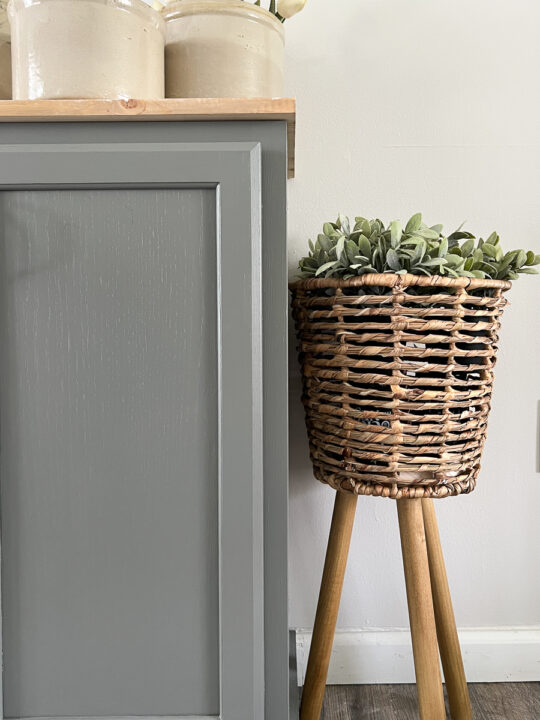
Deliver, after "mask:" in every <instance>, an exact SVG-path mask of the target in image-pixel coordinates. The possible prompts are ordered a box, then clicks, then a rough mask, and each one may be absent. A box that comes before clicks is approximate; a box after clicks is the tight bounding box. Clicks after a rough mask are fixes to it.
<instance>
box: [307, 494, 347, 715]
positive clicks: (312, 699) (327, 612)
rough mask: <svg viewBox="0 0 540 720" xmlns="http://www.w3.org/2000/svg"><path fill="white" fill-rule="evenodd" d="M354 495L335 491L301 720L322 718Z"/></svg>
mask: <svg viewBox="0 0 540 720" xmlns="http://www.w3.org/2000/svg"><path fill="white" fill-rule="evenodd" d="M357 499H358V498H357V496H356V495H353V494H352V493H344V492H337V493H336V501H335V504H334V514H333V515H332V525H331V528H330V537H329V540H328V548H327V550H326V560H325V562H324V570H323V576H322V582H321V590H320V593H319V602H318V605H317V614H316V615H315V626H314V628H313V637H312V640H311V649H310V651H309V659H308V664H307V668H306V679H305V682H304V690H303V692H302V704H301V706H300V720H319V718H320V716H321V711H322V706H323V699H324V690H325V687H326V678H327V675H328V665H329V664H330V653H331V652H332V644H333V642H334V632H335V629H336V621H337V615H338V610H339V601H340V599H341V589H342V587H343V579H344V577H345V568H346V566H347V556H348V554H349V545H350V542H351V534H352V529H353V524H354V514H355V511H356V502H357Z"/></svg>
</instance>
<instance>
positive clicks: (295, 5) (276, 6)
mask: <svg viewBox="0 0 540 720" xmlns="http://www.w3.org/2000/svg"><path fill="white" fill-rule="evenodd" d="M147 1H148V0H147ZM171 2H173V0H153V2H152V3H151V5H152V7H153V8H154V10H158V11H159V10H161V9H162V8H164V7H166V6H167V5H169V4H170V3H171ZM306 2H307V0H268V2H267V3H265V4H264V5H268V8H267V10H268V12H270V13H272V15H275V16H276V17H277V19H278V20H279V21H280V22H285V20H288V19H289V18H291V17H292V16H293V15H296V13H299V12H300V10H303V9H304V5H305V4H306ZM1 4H2V0H0V5H1ZM149 4H150V3H149ZM252 4H253V5H258V6H259V7H260V6H261V5H262V3H261V0H255V2H253V3H252Z"/></svg>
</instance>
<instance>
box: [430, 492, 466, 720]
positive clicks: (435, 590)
mask: <svg viewBox="0 0 540 720" xmlns="http://www.w3.org/2000/svg"><path fill="white" fill-rule="evenodd" d="M422 510H423V514H424V527H425V531H426V542H427V552H428V560H429V574H430V577H431V592H432V595H433V606H434V609H435V623H436V625H437V638H438V640H439V650H440V653H441V660H442V665H443V670H444V680H445V683H446V691H447V693H448V702H449V703H450V715H451V716H452V718H453V720H472V710H471V702H470V699H469V691H468V689H467V680H466V678H465V671H464V669H463V660H462V657H461V648H460V646H459V639H458V634H457V629H456V621H455V618H454V610H453V608H452V598H451V597H450V588H449V586H448V578H447V576H446V568H445V566H444V557H443V553H442V548H441V539H440V537H439V528H438V526H437V516H436V515H435V507H434V505H433V500H431V498H429V499H426V500H422Z"/></svg>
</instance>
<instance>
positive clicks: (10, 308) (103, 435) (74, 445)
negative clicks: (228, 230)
mask: <svg viewBox="0 0 540 720" xmlns="http://www.w3.org/2000/svg"><path fill="white" fill-rule="evenodd" d="M0 202H1V210H0V213H1V217H3V218H4V220H3V223H2V234H3V242H2V246H1V250H2V254H3V257H2V260H1V265H0V273H1V275H0V286H1V287H2V288H3V299H2V304H1V308H2V314H3V328H4V330H3V332H2V341H1V344H0V347H1V360H2V365H1V373H0V375H1V378H2V395H1V408H2V433H1V443H2V450H3V451H2V454H1V477H2V523H3V527H2V534H3V557H4V563H3V581H4V618H5V620H4V658H5V673H4V678H5V713H6V715H7V716H8V717H13V716H15V717H28V716H30V717H32V716H37V715H45V716H60V715H76V714H78V715H137V714H143V715H147V714H155V715H172V714H175V709H177V708H180V707H181V708H182V712H184V713H185V714H190V715H217V714H218V713H219V663H218V647H219V642H218V638H219V627H218V531H217V526H218V508H217V501H218V482H217V321H216V310H217V299H216V288H215V283H212V282H211V283H208V282H207V281H205V280H203V278H204V276H205V275H206V274H208V275H209V276H210V277H214V275H215V270H216V250H215V247H216V241H215V238H216V228H215V192H213V191H212V190H203V189H200V190H91V191H88V190H79V191H75V192H66V191H57V190H55V191H31V192H26V191H19V192H8V193H3V194H2V196H1V201H0ZM188 648H189V652H186V650H187V649H188Z"/></svg>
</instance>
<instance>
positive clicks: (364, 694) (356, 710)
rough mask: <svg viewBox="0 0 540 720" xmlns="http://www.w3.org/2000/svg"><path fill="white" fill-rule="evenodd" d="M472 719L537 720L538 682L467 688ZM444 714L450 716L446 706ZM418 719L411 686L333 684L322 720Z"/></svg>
mask: <svg viewBox="0 0 540 720" xmlns="http://www.w3.org/2000/svg"><path fill="white" fill-rule="evenodd" d="M469 691H470V695H471V702H472V706H473V713H474V719H475V720H540V683H489V684H487V683H475V684H471V685H469ZM447 715H448V717H450V713H449V711H448V706H447ZM364 718H365V719H368V718H369V720H418V709H417V703H416V687H415V686H414V685H334V686H331V687H328V688H327V690H326V695H325V701H324V709H323V714H322V718H321V720H363V719H364Z"/></svg>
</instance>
